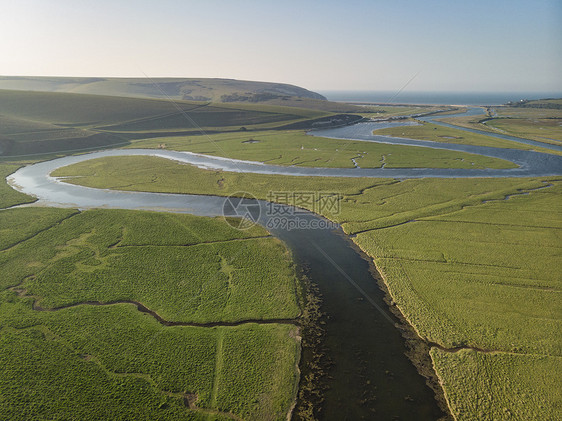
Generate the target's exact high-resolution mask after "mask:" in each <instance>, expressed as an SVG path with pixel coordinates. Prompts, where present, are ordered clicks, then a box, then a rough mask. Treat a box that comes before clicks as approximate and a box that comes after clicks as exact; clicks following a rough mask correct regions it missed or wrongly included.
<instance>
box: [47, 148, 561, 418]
mask: <svg viewBox="0 0 562 421" xmlns="http://www.w3.org/2000/svg"><path fill="white" fill-rule="evenodd" d="M117 159H119V160H120V162H121V163H120V164H119V165H117V161H115V160H117ZM90 164H91V165H87V164H86V163H82V164H77V165H75V166H74V167H68V168H65V169H61V170H59V171H58V172H57V174H58V175H79V174H82V175H84V176H85V177H84V178H77V179H73V180H72V181H73V182H79V183H80V184H84V185H88V186H93V187H102V186H105V187H113V188H119V189H128V190H143V191H167V192H183V193H203V192H204V193H206V194H218V195H227V194H230V193H232V192H234V191H235V189H236V188H237V187H239V186H241V185H243V186H245V189H246V190H247V191H249V192H251V193H253V194H254V195H255V196H257V197H261V198H265V197H266V195H267V191H268V190H270V189H272V188H273V189H274V190H288V191H299V190H304V191H307V190H310V189H315V190H320V191H321V190H325V189H328V190H330V191H339V192H340V194H341V197H342V202H341V213H339V214H338V215H326V216H327V217H329V218H331V219H334V220H336V221H338V222H339V223H341V224H342V225H343V228H344V230H345V231H346V232H348V233H354V234H356V237H355V238H354V241H355V242H356V243H357V244H358V245H359V246H360V247H361V248H362V249H363V250H364V251H365V252H366V253H367V254H369V255H370V256H371V257H372V258H373V259H374V261H375V264H376V265H377V267H378V269H379V271H380V273H381V275H382V276H383V278H384V280H385V283H386V284H387V286H388V288H389V291H390V294H391V296H392V300H393V302H394V303H395V305H396V306H397V307H398V308H399V309H400V311H401V312H402V314H403V315H404V316H405V317H406V318H407V320H408V321H409V322H410V323H411V325H412V326H413V327H414V328H415V329H416V331H417V332H418V333H419V335H420V336H421V337H422V338H424V339H425V340H427V341H428V343H430V344H431V343H435V344H438V345H439V346H441V347H444V348H448V349H450V350H454V349H455V348H457V347H460V348H462V349H466V351H462V350H461V351H458V352H443V351H441V350H440V349H439V348H436V347H434V348H433V349H432V352H431V356H432V358H433V361H434V365H435V367H436V370H437V374H438V375H439V377H440V379H441V381H442V384H443V387H444V390H445V393H446V395H447V398H448V402H449V405H450V407H451V409H452V411H453V414H454V415H455V417H456V418H457V419H463V420H464V419H467V420H469V419H479V417H480V416H481V414H486V415H485V416H486V417H488V418H486V417H485V418H484V419H509V416H508V414H512V416H513V417H515V418H519V419H521V418H526V417H531V418H532V419H554V418H556V414H557V413H558V411H559V410H560V408H561V406H562V395H561V394H560V390H562V388H561V387H560V381H559V376H557V375H556V374H554V373H555V372H553V371H552V370H558V371H559V367H560V358H561V357H562V343H561V341H560V336H559V334H558V332H560V329H561V327H562V326H561V325H562V311H561V307H560V299H559V297H558V295H559V293H560V291H561V289H562V284H561V283H560V281H561V279H560V276H559V273H560V272H561V270H562V262H561V254H562V251H561V249H562V246H561V243H560V230H561V229H562V214H561V213H560V210H559V205H558V204H559V203H560V194H561V190H562V180H560V179H559V178H541V179H420V180H404V181H396V180H376V179H375V180H373V179H345V180H344V179H328V178H314V177H308V178H304V179H303V178H299V177H283V178H279V177H274V176H264V175H255V174H232V173H224V172H218V171H205V170H200V169H197V168H194V167H191V166H186V165H180V164H177V163H167V162H165V161H164V160H163V159H158V158H149V157H122V158H107V159H106V160H105V161H101V160H100V161H97V162H91V163H90ZM117 168H119V170H118V169H117ZM135 168H136V170H135ZM218 180H220V181H221V182H220V183H219V182H218ZM120 186H126V187H120ZM238 190H239V188H238ZM471 349H475V350H485V351H486V352H485V353H484V352H481V351H473V350H471ZM488 351H489V352H488ZM534 374H536V376H535V375H534ZM467 379H474V381H468V382H467ZM524 396H527V397H528V398H524Z"/></svg>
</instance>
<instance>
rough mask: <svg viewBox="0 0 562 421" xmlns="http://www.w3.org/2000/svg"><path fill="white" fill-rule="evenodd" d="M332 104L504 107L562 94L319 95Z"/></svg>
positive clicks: (348, 93) (405, 93) (343, 92)
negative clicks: (504, 105)
mask: <svg viewBox="0 0 562 421" xmlns="http://www.w3.org/2000/svg"><path fill="white" fill-rule="evenodd" d="M317 92H318V93H320V94H322V95H324V96H325V97H326V98H328V99H329V100H330V101H342V102H361V103H375V104H376V103H385V104H387V103H391V104H452V105H502V104H507V103H508V102H518V101H521V100H530V99H545V98H562V92H405V91H404V92H400V93H397V92H396V91H317Z"/></svg>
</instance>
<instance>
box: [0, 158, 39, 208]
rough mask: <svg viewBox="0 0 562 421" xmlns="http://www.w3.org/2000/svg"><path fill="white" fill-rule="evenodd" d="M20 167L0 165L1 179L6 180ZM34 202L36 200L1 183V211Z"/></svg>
mask: <svg viewBox="0 0 562 421" xmlns="http://www.w3.org/2000/svg"><path fill="white" fill-rule="evenodd" d="M19 167H20V165H14V164H3V163H0V179H1V180H4V179H5V178H6V177H7V176H9V175H10V174H12V173H13V172H15V171H16V170H17V169H18V168H19ZM34 201H35V199H33V198H32V197H30V196H27V195H25V194H22V193H20V192H18V191H16V190H14V189H13V188H11V187H10V186H8V184H6V183H5V182H4V181H2V182H0V209H3V208H8V207H10V206H14V205H19V204H22V203H31V202H34Z"/></svg>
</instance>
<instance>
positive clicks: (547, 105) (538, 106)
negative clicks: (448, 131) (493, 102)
mask: <svg viewBox="0 0 562 421" xmlns="http://www.w3.org/2000/svg"><path fill="white" fill-rule="evenodd" d="M561 101H562V100H559V99H558V100H538V101H529V102H527V103H525V104H523V105H514V106H498V107H490V110H491V111H492V113H493V118H491V119H490V118H489V117H486V118H484V117H482V116H470V117H453V118H449V119H446V120H443V121H445V122H447V123H450V124H455V125H458V126H461V127H468V128H471V129H477V130H484V131H489V132H493V133H501V134H506V135H510V136H515V137H522V138H526V139H532V140H537V141H539V142H544V143H550V144H555V145H559V144H560V142H562V126H561V124H562V109H561V108H560V107H561V106H560V102H561ZM513 147H514V146H513Z"/></svg>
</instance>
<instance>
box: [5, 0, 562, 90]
mask: <svg viewBox="0 0 562 421" xmlns="http://www.w3.org/2000/svg"><path fill="white" fill-rule="evenodd" d="M1 1H2V3H0V4H1V5H2V7H1V9H0V10H1V14H0V39H1V42H0V74H2V75H51V76H54V75H59V76H137V77H142V76H143V73H146V74H147V75H149V76H150V77H158V76H180V77H226V78H236V79H248V80H265V81H276V82H286V83H293V84H297V85H300V86H304V87H306V88H309V89H313V90H397V89H399V88H400V87H402V86H403V85H404V84H405V83H406V82H408V80H410V79H411V78H412V77H413V76H414V75H416V74H417V76H416V77H415V79H414V80H413V81H412V82H411V83H410V85H409V86H408V90H412V91H425V90H433V91H454V90H462V91H558V92H559V91H562V29H561V27H562V1H561V0H527V1H521V0H488V1H482V0H473V1H456V0H447V1H445V0H443V1H440V0H419V1H413V0H388V1H379V0H370V1H367V0H364V1H360V0H348V1H331V0H318V1H310V0H300V1H294V0H283V1H281V0H239V1H237V0H159V1H154V0H136V1H118V0H115V1H108V0H97V1H83V0H50V1H45V0H17V1H9V0H1Z"/></svg>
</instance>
